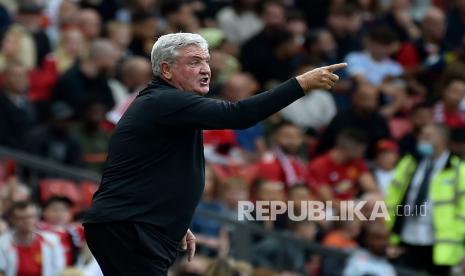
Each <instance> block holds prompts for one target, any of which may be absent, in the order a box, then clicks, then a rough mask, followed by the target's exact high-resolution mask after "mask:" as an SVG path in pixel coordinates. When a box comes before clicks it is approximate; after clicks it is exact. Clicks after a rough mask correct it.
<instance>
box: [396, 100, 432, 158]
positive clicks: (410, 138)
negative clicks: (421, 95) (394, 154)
mask: <svg viewBox="0 0 465 276" xmlns="http://www.w3.org/2000/svg"><path fill="white" fill-rule="evenodd" d="M408 120H409V123H410V128H411V130H410V131H409V132H407V134H405V135H404V136H403V137H402V138H400V139H399V147H400V153H401V156H403V155H405V154H413V155H416V146H417V137H418V135H419V134H420V130H421V129H422V128H423V127H424V126H425V125H427V124H430V123H432V122H433V112H432V109H431V106H430V105H429V104H427V103H418V104H416V105H414V106H413V107H412V109H411V111H410V114H409V115H408Z"/></svg>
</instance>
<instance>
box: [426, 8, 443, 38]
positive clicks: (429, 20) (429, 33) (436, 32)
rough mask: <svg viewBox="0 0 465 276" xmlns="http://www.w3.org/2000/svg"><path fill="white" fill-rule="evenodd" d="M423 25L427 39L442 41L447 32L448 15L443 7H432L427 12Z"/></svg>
mask: <svg viewBox="0 0 465 276" xmlns="http://www.w3.org/2000/svg"><path fill="white" fill-rule="evenodd" d="M421 25H422V31H423V35H424V36H425V38H426V39H428V40H432V41H440V40H442V38H443V37H444V35H445V33H446V15H445V14H444V12H443V11H442V10H441V9H439V8H436V7H431V8H429V9H428V10H427V11H426V12H425V15H424V17H423V20H422V22H421Z"/></svg>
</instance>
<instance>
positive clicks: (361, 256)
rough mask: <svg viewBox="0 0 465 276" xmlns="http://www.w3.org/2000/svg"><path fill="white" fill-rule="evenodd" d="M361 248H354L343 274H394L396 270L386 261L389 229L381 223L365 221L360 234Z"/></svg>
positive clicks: (356, 275) (386, 275) (346, 275)
mask: <svg viewBox="0 0 465 276" xmlns="http://www.w3.org/2000/svg"><path fill="white" fill-rule="evenodd" d="M360 237H361V238H360V240H361V245H362V248H360V249H358V250H356V251H355V252H354V253H353V254H352V255H351V256H350V258H349V260H348V261H347V264H346V266H345V268H344V272H343V275H344V276H363V275H375V276H395V275H397V272H396V271H395V270H394V267H393V266H392V265H391V264H390V263H389V262H388V261H387V258H386V251H387V247H388V244H389V231H388V230H387V229H386V227H385V226H384V225H383V224H379V223H367V224H365V225H364V226H363V228H362V234H361V235H360Z"/></svg>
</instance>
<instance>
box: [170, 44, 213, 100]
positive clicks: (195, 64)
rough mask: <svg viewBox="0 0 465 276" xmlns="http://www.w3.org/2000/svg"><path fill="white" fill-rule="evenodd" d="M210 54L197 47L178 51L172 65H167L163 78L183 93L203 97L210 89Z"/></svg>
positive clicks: (188, 47)
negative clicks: (186, 92)
mask: <svg viewBox="0 0 465 276" xmlns="http://www.w3.org/2000/svg"><path fill="white" fill-rule="evenodd" d="M209 62H210V54H209V53H208V51H207V50H203V49H201V48H199V47H197V46H187V47H185V48H183V49H181V50H180V51H179V56H178V58H177V60H176V62H175V63H174V64H171V65H169V69H168V70H169V75H168V76H166V75H165V77H166V78H167V79H168V80H169V81H171V82H172V83H173V84H174V86H176V87H177V88H178V89H181V90H184V91H191V92H194V93H197V94H199V95H205V94H207V93H208V91H209V89H210V86H209V85H210V78H211V71H210V65H209Z"/></svg>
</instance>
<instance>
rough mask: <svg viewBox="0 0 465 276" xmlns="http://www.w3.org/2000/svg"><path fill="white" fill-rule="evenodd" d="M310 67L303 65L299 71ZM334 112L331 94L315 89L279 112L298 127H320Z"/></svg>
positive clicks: (324, 124)
mask: <svg viewBox="0 0 465 276" xmlns="http://www.w3.org/2000/svg"><path fill="white" fill-rule="evenodd" d="M311 68H313V67H312V66H305V67H303V68H301V70H299V72H304V71H306V70H310V69H311ZM336 112H337V110H336V104H335V102H334V98H333V97H332V95H331V94H330V93H329V92H328V91H325V90H315V91H313V92H312V93H310V94H308V95H305V96H303V97H302V98H300V99H298V100H297V101H295V102H293V103H292V104H290V105H289V106H287V107H285V108H283V109H282V110H281V111H280V114H281V115H282V116H283V118H284V119H286V120H288V121H291V122H293V123H294V124H296V125H297V126H299V127H300V128H303V129H307V128H313V129H320V128H323V127H325V126H327V125H328V124H329V122H330V121H331V119H332V118H333V117H334V116H335V115H336Z"/></svg>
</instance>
